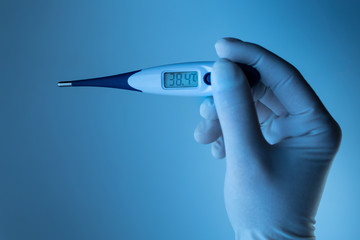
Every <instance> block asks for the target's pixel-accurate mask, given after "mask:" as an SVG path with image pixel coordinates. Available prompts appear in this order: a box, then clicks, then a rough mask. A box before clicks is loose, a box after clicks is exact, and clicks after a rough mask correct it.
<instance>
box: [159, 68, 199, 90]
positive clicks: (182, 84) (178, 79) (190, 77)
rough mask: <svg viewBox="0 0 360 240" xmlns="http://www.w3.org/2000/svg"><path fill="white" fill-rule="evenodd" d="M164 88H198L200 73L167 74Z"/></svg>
mask: <svg viewBox="0 0 360 240" xmlns="http://www.w3.org/2000/svg"><path fill="white" fill-rule="evenodd" d="M163 78H164V88H187V87H197V86H198V84H199V80H198V79H199V76H198V72H196V71H193V72H165V73H164V75H163Z"/></svg>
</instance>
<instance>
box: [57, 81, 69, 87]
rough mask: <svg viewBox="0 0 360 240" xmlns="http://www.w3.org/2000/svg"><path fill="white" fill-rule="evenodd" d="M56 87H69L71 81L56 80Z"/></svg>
mask: <svg viewBox="0 0 360 240" xmlns="http://www.w3.org/2000/svg"><path fill="white" fill-rule="evenodd" d="M57 85H58V87H71V86H72V83H71V82H58V84H57Z"/></svg>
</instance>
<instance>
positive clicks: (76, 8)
mask: <svg viewBox="0 0 360 240" xmlns="http://www.w3.org/2000/svg"><path fill="white" fill-rule="evenodd" d="M359 11H360V4H359V3H358V2H357V1H340V0H338V1H312V0H306V1H289V0H279V1H267V0H261V1H260V0H259V1H238V0H236V1H235V0H224V1H199V0H181V1H180V0H178V1H164V0H149V1H145V0H131V1H130V0H126V1H125V0H122V1H115V0H114V1H110V0H106V1H105V0H103V1H89V0H82V1H45V0H44V1H39V0H34V1H25V0H23V1H14V0H8V1H4V0H1V1H0V31H1V32H0V35H1V37H0V81H1V82H0V83H1V86H0V110H1V115H0V239H6V240H10V239H11V240H13V239H14V240H15V239H16V240H17V239H37V240H40V239H88V240H91V239H206V240H211V239H233V237H234V235H233V232H232V229H231V226H230V223H229V221H228V219H227V215H226V212H225V208H224V202H223V179H224V171H225V162H224V161H223V160H220V161H219V160H215V159H213V158H212V156H211V154H210V147H209V146H206V145H199V144H197V143H196V142H195V140H193V130H194V128H195V126H196V124H197V122H198V121H199V120H200V116H199V110H198V109H199V105H200V103H201V100H202V99H201V98H182V97H164V96H156V95H148V94H141V93H136V92H127V91H122V90H116V89H106V88H103V89H101V88H66V89H64V88H61V89H60V88H57V86H56V83H57V82H58V81H61V80H70V79H80V78H89V77H97V76H104V75H111V74H116V73H121V72H126V71H131V70H136V69H140V68H145V67H151V66H156V65H160V64H167V63H176V62H186V61H198V60H215V59H216V54H215V51H214V43H215V42H216V40H217V39H219V38H221V37H224V36H233V37H238V38H241V39H243V40H246V41H253V42H256V43H258V44H260V45H263V46H264V47H266V48H268V49H270V50H271V51H273V52H275V53H277V54H278V55H280V56H282V57H283V58H285V59H286V60H288V61H289V62H291V63H292V64H294V65H295V66H296V67H297V68H298V69H300V71H301V72H302V73H303V75H304V76H305V78H306V79H307V80H308V81H309V83H310V84H311V86H312V87H313V88H314V89H315V91H316V92H317V93H318V95H319V96H320V98H321V99H322V101H323V102H324V104H325V106H326V107H327V108H328V110H329V112H330V113H331V114H332V115H333V116H334V118H335V119H336V120H337V121H338V122H339V123H340V125H341V127H342V130H343V141H342V145H341V149H340V151H339V153H338V155H337V156H336V159H335V161H334V164H333V166H332V169H331V172H330V174H329V177H328V181H327V185H326V188H325V191H324V194H323V198H322V201H321V205H320V208H319V211H318V215H317V218H316V219H317V224H316V228H317V230H316V234H317V236H318V239H356V238H358V235H359V234H358V230H359V221H358V215H359V214H360V207H359V203H360V194H359V189H360V183H359V182H360V181H359V180H360V178H359V170H360V169H359V168H360V161H359V156H360V147H359V136H360V129H359V120H360V112H359V109H360V107H359V103H360V95H359V93H358V91H359V87H360V81H359V75H360V67H359V56H360V46H359V42H360V28H359V23H360V15H359Z"/></svg>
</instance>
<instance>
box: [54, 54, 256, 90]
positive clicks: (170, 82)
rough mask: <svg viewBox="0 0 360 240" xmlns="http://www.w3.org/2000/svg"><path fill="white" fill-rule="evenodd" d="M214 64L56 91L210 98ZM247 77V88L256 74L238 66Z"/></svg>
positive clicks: (155, 71)
mask: <svg viewBox="0 0 360 240" xmlns="http://www.w3.org/2000/svg"><path fill="white" fill-rule="evenodd" d="M213 64H214V62H213V61H207V62H188V63H177V64H169V65H163V66H158V67H152V68H146V69H142V70H138V71H134V72H128V73H123V74H118V75H113V76H107V77H100V78H93V79H85V80H77V81H66V82H59V83H58V86H59V87H66V86H92V87H110V88H120V89H126V90H133V91H138V92H144V93H153V94H161V95H175V96H210V95H212V91H211V69H212V66H213ZM239 65H240V66H241V67H242V69H243V70H244V72H245V74H246V75H247V76H248V78H249V80H251V81H249V82H250V85H254V84H251V83H253V82H256V81H257V80H258V79H259V77H260V76H259V74H258V72H257V71H256V70H255V69H254V68H252V67H250V66H247V65H243V64H239Z"/></svg>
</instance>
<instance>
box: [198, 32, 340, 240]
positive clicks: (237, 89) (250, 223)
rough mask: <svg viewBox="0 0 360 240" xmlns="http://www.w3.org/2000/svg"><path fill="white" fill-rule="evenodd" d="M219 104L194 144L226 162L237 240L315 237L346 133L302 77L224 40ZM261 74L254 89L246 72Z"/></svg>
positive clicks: (209, 103) (211, 107)
mask: <svg viewBox="0 0 360 240" xmlns="http://www.w3.org/2000/svg"><path fill="white" fill-rule="evenodd" d="M215 47H216V51H217V54H218V56H219V57H220V58H221V59H220V60H218V61H217V62H216V63H215V64H214V66H213V70H212V73H211V74H212V75H211V78H212V88H213V99H212V98H207V99H205V101H204V102H203V103H202V104H201V106H200V114H201V116H202V117H203V119H202V121H201V122H200V124H199V125H198V127H197V128H196V129H195V134H194V136H195V139H196V140H197V141H198V142H200V143H204V144H207V143H212V149H211V150H212V154H213V155H214V157H216V158H224V157H225V156H226V174H225V190H224V193H225V206H226V210H227V213H228V216H229V219H230V222H231V224H232V227H233V229H234V231H235V236H236V239H242V240H243V239H245V240H247V239H276V240H279V239H315V237H314V226H313V225H314V223H315V219H314V218H315V215H316V211H317V208H318V204H319V201H320V198H321V195H322V191H323V187H324V184H325V181H326V177H327V173H328V170H329V168H330V165H331V162H332V159H333V157H334V156H335V153H336V151H337V149H338V147H339V144H340V139H341V130H340V127H339V125H338V124H337V123H336V122H335V121H334V119H333V118H332V117H331V116H330V114H329V113H328V112H327V110H326V109H325V107H324V106H323V105H322V103H321V101H320V100H319V98H318V97H317V96H316V94H315V93H314V91H313V90H312V89H311V88H310V86H309V85H308V84H307V82H306V81H305V79H304V78H303V77H302V76H301V74H300V73H299V72H298V71H297V70H296V69H295V68H294V67H293V66H292V65H290V64H289V63H287V62H286V61H285V60H283V59H281V58H280V57H278V56H276V55H275V54H273V53H271V52H269V51H268V50H266V49H264V48H262V47H260V46H258V45H255V44H252V43H247V42H243V41H240V40H238V39H233V38H227V39H221V40H219V41H218V42H217V43H216V45H215ZM235 62H236V63H243V64H248V65H250V66H252V67H254V68H256V69H257V70H258V71H259V73H260V76H261V79H260V82H259V83H258V84H257V85H255V86H254V87H253V88H252V89H250V87H249V83H248V79H246V76H245V75H244V73H243V71H242V70H241V69H240V67H239V66H238V65H237V64H235Z"/></svg>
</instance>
